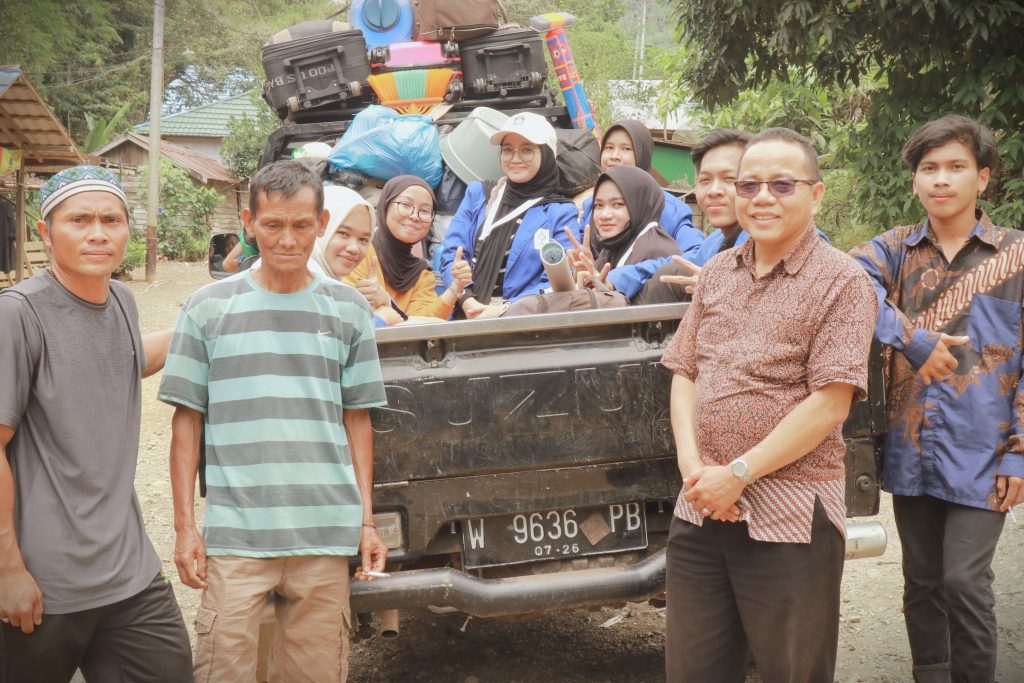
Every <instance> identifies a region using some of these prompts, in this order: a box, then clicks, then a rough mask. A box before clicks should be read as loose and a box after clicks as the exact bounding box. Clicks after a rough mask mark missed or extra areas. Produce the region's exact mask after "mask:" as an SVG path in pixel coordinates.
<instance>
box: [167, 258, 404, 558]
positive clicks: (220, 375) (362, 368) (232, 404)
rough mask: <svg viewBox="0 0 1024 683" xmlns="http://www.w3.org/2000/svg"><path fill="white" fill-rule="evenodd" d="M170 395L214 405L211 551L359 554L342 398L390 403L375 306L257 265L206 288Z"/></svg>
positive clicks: (325, 284)
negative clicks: (280, 282) (267, 277)
mask: <svg viewBox="0 0 1024 683" xmlns="http://www.w3.org/2000/svg"><path fill="white" fill-rule="evenodd" d="M158 396H159V398H160V400H162V401H165V402H167V403H171V404H175V405H183V406H187V407H189V408H193V409H195V410H198V411H200V412H202V413H204V415H205V420H204V423H205V440H206V483H207V502H206V519H205V525H204V527H205V528H204V537H205V539H206V546H207V548H206V551H207V554H209V555H237V556H244V557H279V556H285V555H355V554H356V553H357V551H358V546H359V535H360V530H361V524H362V501H361V498H360V495H359V489H358V488H357V486H356V478H355V471H354V469H353V467H352V458H351V455H350V453H349V446H348V441H347V439H346V437H345V428H344V425H343V423H342V419H341V411H342V409H343V408H344V409H356V408H371V407H376V406H382V405H385V404H386V399H385V395H384V384H383V382H382V380H381V372H380V364H379V362H378V360H377V347H376V343H375V340H374V335H373V315H372V313H371V311H370V308H369V306H368V305H367V303H366V300H365V299H363V297H362V296H361V295H360V294H359V293H358V292H357V291H356V290H355V289H353V288H351V287H348V286H346V285H343V284H341V283H338V282H334V281H331V280H327V279H324V278H322V277H321V276H320V275H319V274H314V278H313V282H312V284H310V285H309V286H308V287H306V288H305V289H304V290H302V291H299V292H294V293H289V294H276V293H273V292H268V291H266V290H265V289H263V288H261V287H260V286H259V285H258V284H256V282H255V280H254V279H253V277H252V273H250V272H246V273H244V274H241V275H238V276H235V277H232V278H228V279H226V280H221V281H219V282H215V283H212V284H210V285H207V286H205V287H203V288H202V289H200V290H199V291H198V292H196V293H195V294H194V295H193V296H192V298H191V299H190V300H189V302H188V303H187V304H186V305H185V308H184V309H183V310H182V312H181V315H180V316H179V317H178V323H177V327H176V328H175V331H174V337H173V339H172V341H171V348H170V353H169V354H168V356H167V362H166V365H165V366H164V376H163V380H162V381H161V383H160V391H159V394H158Z"/></svg>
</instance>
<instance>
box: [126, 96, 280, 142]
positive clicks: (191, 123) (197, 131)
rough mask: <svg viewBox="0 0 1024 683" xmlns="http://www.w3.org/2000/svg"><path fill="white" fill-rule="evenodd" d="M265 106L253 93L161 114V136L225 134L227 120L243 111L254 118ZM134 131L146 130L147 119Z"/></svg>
mask: <svg viewBox="0 0 1024 683" xmlns="http://www.w3.org/2000/svg"><path fill="white" fill-rule="evenodd" d="M264 108H266V105H265V104H260V105H256V104H254V103H253V101H252V93H242V94H241V95H235V96H234V97H225V98H224V99H222V100H217V101H216V102H211V103H210V104H204V105H203V106H201V107H196V108H195V109H189V110H188V111H182V112H178V113H177V114H171V115H170V116H164V117H162V118H161V119H160V136H161V137H163V136H165V135H191V136H196V137H210V138H223V137H227V135H228V132H229V131H228V121H229V120H230V119H231V117H232V116H234V117H235V118H242V114H247V115H248V116H249V118H253V117H255V116H256V115H257V114H258V113H259V112H260V111H261V110H262V109H264ZM133 130H134V131H135V132H137V133H148V132H149V121H146V122H145V123H140V124H139V125H137V126H135V127H134V129H133Z"/></svg>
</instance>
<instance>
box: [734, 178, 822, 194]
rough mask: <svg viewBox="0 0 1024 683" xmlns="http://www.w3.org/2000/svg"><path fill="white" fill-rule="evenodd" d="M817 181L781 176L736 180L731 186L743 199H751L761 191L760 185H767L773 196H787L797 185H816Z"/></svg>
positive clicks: (794, 190)
mask: <svg viewBox="0 0 1024 683" xmlns="http://www.w3.org/2000/svg"><path fill="white" fill-rule="evenodd" d="M817 182H818V181H817V180H789V179H788V178H781V179H779V180H737V181H736V182H735V183H733V186H734V187H735V188H736V196H738V197H743V198H744V199H753V198H754V197H756V196H757V193H758V192H760V191H761V186H762V185H767V186H768V191H769V192H771V193H772V196H773V197H788V196H789V195H791V194H793V193H794V192H796V186H797V185H816V184H817Z"/></svg>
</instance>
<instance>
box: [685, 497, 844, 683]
mask: <svg viewBox="0 0 1024 683" xmlns="http://www.w3.org/2000/svg"><path fill="white" fill-rule="evenodd" d="M845 551H846V544H845V543H844V541H843V538H842V536H841V535H840V534H839V531H838V530H837V529H836V528H835V526H834V525H833V524H832V522H830V521H829V519H828V517H827V516H826V514H825V509H824V508H823V507H822V505H821V503H820V502H817V501H816V502H815V506H814V522H813V527H812V536H811V543H766V542H763V541H755V540H753V539H751V538H750V536H749V535H748V534H747V524H746V523H745V522H716V521H713V520H706V521H705V522H704V526H703V527H698V526H695V525H693V524H690V523H689V522H685V521H683V520H681V519H679V518H676V517H673V519H672V526H671V529H670V531H669V541H668V575H667V577H666V587H667V592H668V610H667V614H666V617H667V623H666V634H665V673H666V678H667V680H668V683H710V682H711V681H714V682H715V683H733V682H735V683H743V681H744V680H745V678H746V671H747V659H748V655H750V654H752V655H753V658H754V663H755V664H756V666H757V672H758V674H760V676H761V679H762V680H763V681H764V682H765V683H778V682H782V681H785V682H786V683H811V682H814V683H818V682H821V683H826V682H827V683H832V681H833V678H834V673H835V666H836V649H837V647H838V644H839V587H840V584H841V583H842V578H843V557H844V555H845Z"/></svg>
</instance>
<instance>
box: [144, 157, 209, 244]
mask: <svg viewBox="0 0 1024 683" xmlns="http://www.w3.org/2000/svg"><path fill="white" fill-rule="evenodd" d="M149 172H150V171H149V167H148V166H146V167H143V168H142V173H141V174H140V175H141V176H142V180H143V182H142V184H141V186H140V191H139V198H140V199H141V200H142V201H143V202H145V201H146V200H147V197H148V194H149V192H148V190H149V181H148V178H149ZM159 172H160V215H159V218H158V219H157V226H156V230H157V240H158V241H157V251H159V252H160V255H161V256H165V257H167V258H169V259H177V260H181V261H199V260H201V259H202V258H203V257H204V256H205V255H206V250H207V246H206V243H207V240H208V239H209V236H210V217H211V216H212V215H213V212H214V210H215V209H216V208H217V206H218V205H219V204H220V203H221V202H223V201H224V197H222V196H221V195H220V194H219V193H218V192H217V191H216V190H214V189H213V188H210V187H204V186H202V185H199V184H197V183H196V182H194V181H193V180H192V178H191V177H190V176H189V175H188V173H186V172H185V171H183V170H181V169H180V168H178V167H177V166H175V165H173V164H172V163H171V162H169V161H167V159H161V160H160V171H159Z"/></svg>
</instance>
